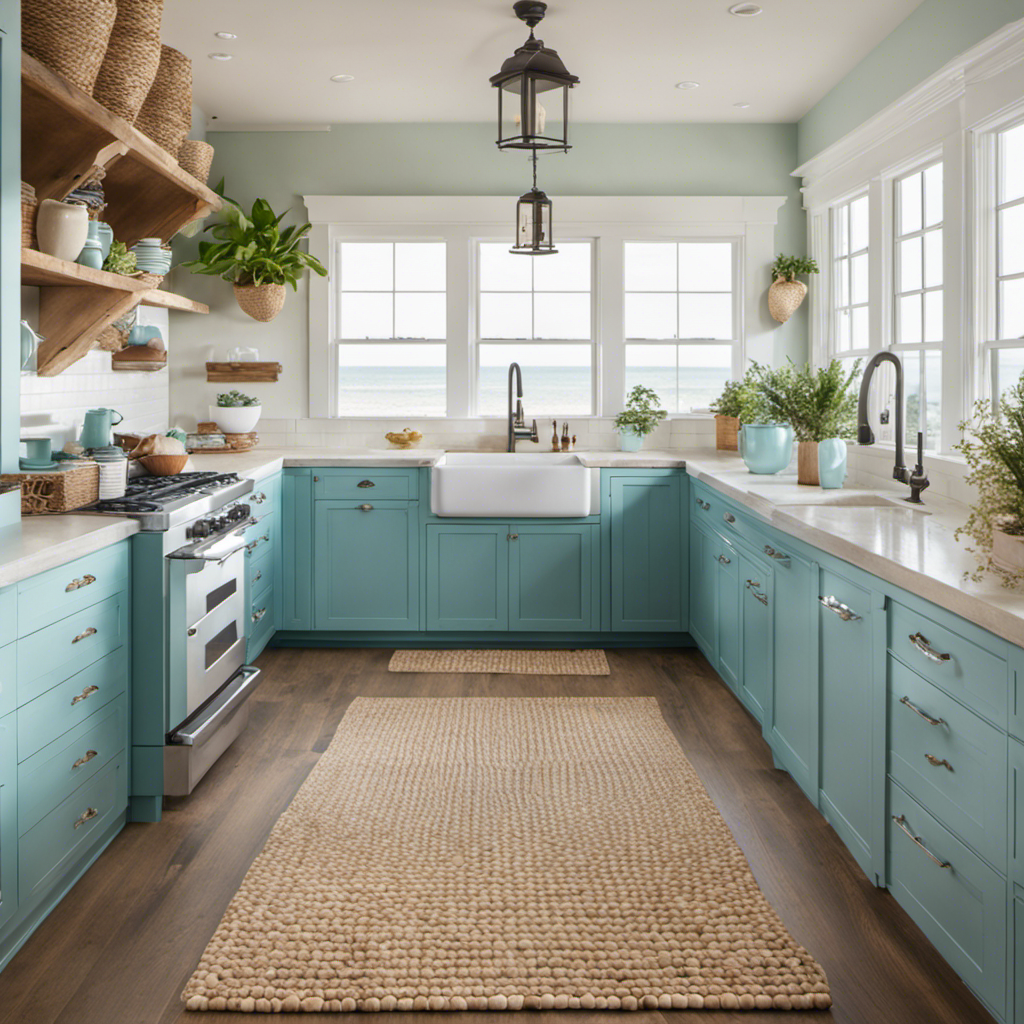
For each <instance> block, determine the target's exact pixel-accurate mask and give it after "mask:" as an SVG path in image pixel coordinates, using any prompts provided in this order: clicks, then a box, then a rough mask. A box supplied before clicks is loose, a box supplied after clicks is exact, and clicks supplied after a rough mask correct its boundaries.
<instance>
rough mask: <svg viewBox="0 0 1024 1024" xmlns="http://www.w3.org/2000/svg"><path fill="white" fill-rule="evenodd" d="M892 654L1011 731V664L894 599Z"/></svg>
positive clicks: (890, 616)
mask: <svg viewBox="0 0 1024 1024" xmlns="http://www.w3.org/2000/svg"><path fill="white" fill-rule="evenodd" d="M889 650H891V651H892V652H893V654H895V655H896V657H897V658H899V659H900V661H902V662H905V663H906V664H907V665H909V666H911V668H913V669H914V671H915V672H918V673H920V674H921V675H922V676H924V677H925V679H928V680H930V681H931V682H933V683H935V685H936V686H941V687H942V689H944V690H945V691H946V692H947V693H949V694H951V695H952V696H954V697H956V699H957V700H959V701H961V702H962V703H964V704H966V705H968V707H971V708H973V709H974V710H975V711H977V712H978V713H979V714H981V715H984V716H985V717H986V718H988V719H990V720H991V721H993V722H995V723H996V725H999V726H1002V727H1003V728H1005V727H1006V705H1007V699H1006V692H1007V685H1008V682H1007V676H1008V673H1007V667H1006V660H1005V659H1004V658H1003V657H1001V656H999V655H996V654H993V653H992V652H991V651H987V650H985V648H984V647H980V646H979V645H978V644H976V643H973V642H972V641H971V640H968V639H967V638H966V637H963V636H960V635H959V634H957V633H954V632H952V631H951V630H949V629H946V628H945V627H944V626H940V625H939V624H938V623H937V622H935V621H934V620H933V619H930V618H928V617H927V616H925V615H922V614H920V613H919V612H915V611H913V610H912V609H910V608H908V607H906V606H905V605H902V604H899V603H898V602H896V601H893V602H892V603H891V605H890V612H889Z"/></svg>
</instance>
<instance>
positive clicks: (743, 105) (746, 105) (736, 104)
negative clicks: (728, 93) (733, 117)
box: [733, 103, 750, 110]
mask: <svg viewBox="0 0 1024 1024" xmlns="http://www.w3.org/2000/svg"><path fill="white" fill-rule="evenodd" d="M733 106H734V107H739V108H740V110H746V109H747V107H749V106H750V104H749V103H734V104H733Z"/></svg>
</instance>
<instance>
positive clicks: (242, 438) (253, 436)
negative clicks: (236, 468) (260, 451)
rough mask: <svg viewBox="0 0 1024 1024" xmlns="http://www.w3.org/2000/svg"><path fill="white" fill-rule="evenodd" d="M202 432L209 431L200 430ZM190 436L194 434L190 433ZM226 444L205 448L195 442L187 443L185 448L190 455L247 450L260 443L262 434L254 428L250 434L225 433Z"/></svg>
mask: <svg viewBox="0 0 1024 1024" xmlns="http://www.w3.org/2000/svg"><path fill="white" fill-rule="evenodd" d="M200 433H207V432H206V431H200ZM189 436H190V437H191V436H192V435H189ZM224 441H225V444H224V445H223V446H221V447H217V448H204V447H202V446H199V445H195V444H191V445H189V444H186V445H185V450H186V451H187V452H188V453H189V454H190V455H216V454H217V453H218V452H236V453H237V452H247V451H251V450H252V449H253V448H255V447H256V445H258V444H259V443H260V435H259V434H258V433H257V432H256V431H255V430H253V431H252V432H250V433H248V434H225V435H224Z"/></svg>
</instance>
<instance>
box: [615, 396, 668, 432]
mask: <svg viewBox="0 0 1024 1024" xmlns="http://www.w3.org/2000/svg"><path fill="white" fill-rule="evenodd" d="M660 405H661V399H660V398H659V397H658V396H657V394H655V392H654V391H652V390H651V389H650V388H645V387H644V386H643V385H642V384H637V386H636V387H635V388H633V390H632V391H630V393H629V396H628V397H627V399H626V408H625V409H623V410H622V412H620V413H619V415H618V416H616V417H615V429H616V430H631V431H632V432H633V433H634V434H637V435H639V436H640V437H646V436H647V435H648V434H650V433H652V432H653V431H654V429H655V428H656V427H657V426H658V424H659V423H660V422H661V421H662V420H663V419H664V418H665V417H666V416H667V415H668V413H667V412H666V411H665V410H664V409H660V408H659V406H660Z"/></svg>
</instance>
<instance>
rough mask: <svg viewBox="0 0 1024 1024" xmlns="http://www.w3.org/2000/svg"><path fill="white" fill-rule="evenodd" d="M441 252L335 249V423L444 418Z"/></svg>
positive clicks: (384, 245)
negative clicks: (370, 418)
mask: <svg viewBox="0 0 1024 1024" xmlns="http://www.w3.org/2000/svg"><path fill="white" fill-rule="evenodd" d="M446 248H447V247H446V245H445V243H444V242H434V241H424V242H382V241H375V242H357V241H342V242H339V243H338V249H337V253H336V262H335V267H336V273H337V276H338V282H339V284H338V292H337V307H336V309H337V317H336V318H337V323H336V325H335V341H336V344H335V351H336V353H337V356H336V358H337V363H336V367H337V407H336V409H335V415H337V416H390V417H394V416H407V415H408V416H444V415H445V413H446V411H447V389H446V383H445V378H446V361H447V360H446V336H447V324H446V310H447V300H446V294H447V284H446V281H447V268H446Z"/></svg>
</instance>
